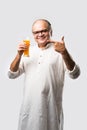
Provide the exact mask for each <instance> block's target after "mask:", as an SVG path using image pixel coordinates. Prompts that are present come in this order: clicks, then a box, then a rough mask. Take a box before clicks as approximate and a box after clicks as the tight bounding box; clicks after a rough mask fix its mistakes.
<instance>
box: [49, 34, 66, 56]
mask: <svg viewBox="0 0 87 130" xmlns="http://www.w3.org/2000/svg"><path fill="white" fill-rule="evenodd" d="M49 42H50V43H54V49H55V51H57V52H59V53H61V54H63V53H64V52H65V51H66V47H65V42H64V36H63V37H62V38H61V41H53V40H49Z"/></svg>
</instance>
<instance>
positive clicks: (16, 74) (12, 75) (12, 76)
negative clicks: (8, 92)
mask: <svg viewBox="0 0 87 130" xmlns="http://www.w3.org/2000/svg"><path fill="white" fill-rule="evenodd" d="M23 73H24V65H23V61H22V60H21V62H20V65H19V69H18V71H16V72H13V71H11V70H10V69H9V70H8V77H9V78H10V79H15V78H17V77H19V76H20V75H22V74H23Z"/></svg>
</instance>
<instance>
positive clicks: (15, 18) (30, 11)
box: [0, 0, 87, 130]
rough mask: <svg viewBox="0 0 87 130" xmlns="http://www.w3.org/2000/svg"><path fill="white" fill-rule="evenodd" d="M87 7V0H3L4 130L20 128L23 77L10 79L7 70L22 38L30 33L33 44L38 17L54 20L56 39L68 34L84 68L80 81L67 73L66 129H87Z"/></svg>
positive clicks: (0, 108)
mask: <svg viewBox="0 0 87 130" xmlns="http://www.w3.org/2000/svg"><path fill="white" fill-rule="evenodd" d="M86 10H87V6H86V0H43V1H41V0H31V1H30V0H1V1H0V84H1V85H0V130H17V126H18V116H19V111H20V105H21V101H22V91H23V90H22V88H23V76H21V77H19V78H18V79H15V80H10V79H9V78H8V76H7V71H8V67H9V65H10V63H11V61H12V60H13V58H14V57H15V55H16V53H17V44H18V43H19V41H20V40H22V39H23V38H25V37H26V36H29V37H30V40H31V44H32V42H33V40H32V38H33V37H32V34H31V26H32V23H33V22H34V20H36V19H38V18H45V19H48V20H49V21H50V22H51V24H52V27H53V36H54V38H55V39H54V40H60V39H61V36H62V35H64V37H65V43H66V47H67V48H68V50H69V52H70V54H71V55H72V56H73V58H74V60H75V61H76V62H77V63H78V64H79V66H80V69H81V75H80V77H79V78H78V79H76V80H72V79H70V78H69V77H68V76H67V75H66V79H65V86H64V92H63V109H64V130H86V129H87V101H86V100H87V85H86V84H87V67H86V66H87V58H86V55H87V49H86V47H87V45H86V44H87V38H86V37H87V13H86V12H87V11H86Z"/></svg>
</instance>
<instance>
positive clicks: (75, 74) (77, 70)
mask: <svg viewBox="0 0 87 130" xmlns="http://www.w3.org/2000/svg"><path fill="white" fill-rule="evenodd" d="M67 72H68V74H69V76H70V78H72V79H76V78H78V77H79V75H80V68H79V66H78V65H77V64H75V66H74V68H73V70H72V71H70V70H67Z"/></svg>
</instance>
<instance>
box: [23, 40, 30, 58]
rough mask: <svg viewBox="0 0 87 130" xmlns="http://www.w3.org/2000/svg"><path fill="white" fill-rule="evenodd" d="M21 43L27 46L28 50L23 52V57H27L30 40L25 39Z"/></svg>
mask: <svg viewBox="0 0 87 130" xmlns="http://www.w3.org/2000/svg"><path fill="white" fill-rule="evenodd" d="M23 42H24V43H25V44H26V45H27V46H28V49H27V50H25V51H24V56H27V57H28V56H29V47H30V40H29V39H28V38H27V39H25V40H23Z"/></svg>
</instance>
